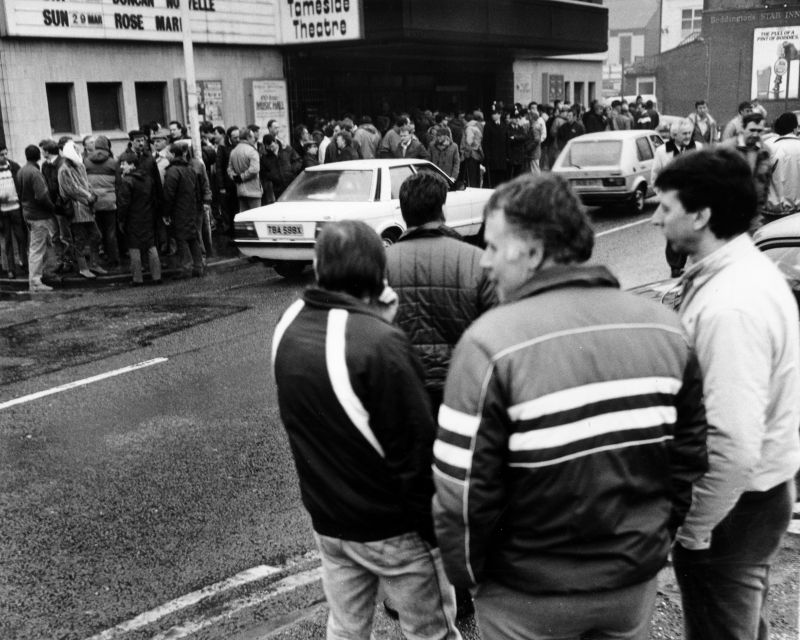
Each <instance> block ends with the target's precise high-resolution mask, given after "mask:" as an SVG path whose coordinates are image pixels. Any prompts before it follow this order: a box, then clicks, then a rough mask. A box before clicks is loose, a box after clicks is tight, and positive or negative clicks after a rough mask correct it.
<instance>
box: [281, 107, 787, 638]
mask: <svg viewBox="0 0 800 640" xmlns="http://www.w3.org/2000/svg"><path fill="white" fill-rule="evenodd" d="M779 120H780V119H779ZM785 120H786V118H785ZM686 122H689V126H685V125H686ZM747 124H749V122H748V123H746V124H745V128H746V126H747ZM788 124H791V123H787V126H788ZM794 124H795V125H796V122H795V123H794ZM693 129H694V126H693V125H692V123H691V122H690V121H688V120H687V121H685V122H681V124H680V125H679V126H677V127H675V136H674V137H673V144H671V145H670V149H671V151H672V152H674V150H675V149H678V148H680V147H683V146H689V145H691V144H692V140H691V139H692V135H693V134H692V132H693ZM655 181H656V182H655V184H656V187H657V188H658V190H659V194H660V204H659V207H658V209H657V211H656V212H655V214H654V215H653V219H652V222H653V224H654V225H656V226H657V227H658V228H659V229H660V230H661V231H662V232H663V234H664V236H665V238H666V239H667V240H668V241H669V242H670V243H671V245H672V246H673V248H674V249H675V250H676V251H677V252H681V253H685V254H688V255H689V256H690V259H691V263H690V265H689V266H688V268H687V270H686V272H685V273H684V274H683V277H682V279H681V281H680V283H679V287H680V295H678V296H677V297H676V305H675V309H674V310H673V309H670V308H668V307H665V306H662V305H657V304H653V303H652V302H650V301H648V300H645V299H643V298H641V297H637V296H635V295H633V294H631V293H629V292H624V291H621V290H620V288H619V282H618V281H617V279H616V278H615V277H614V275H613V274H612V273H611V272H610V271H609V270H608V269H606V268H605V267H603V266H601V265H597V264H589V263H588V262H589V260H590V258H591V256H592V249H593V245H594V232H593V231H592V228H591V225H590V222H589V219H588V217H587V215H586V213H585V210H584V209H583V207H582V206H581V204H580V202H579V200H578V198H577V196H576V195H575V193H574V192H573V190H572V189H571V187H570V186H569V183H568V181H567V180H565V179H564V178H563V177H560V176H558V175H556V174H549V173H544V174H541V175H534V174H532V173H530V172H526V173H525V174H523V175H519V176H517V177H515V178H512V179H510V180H508V181H506V182H504V183H503V184H501V185H500V186H499V187H498V188H497V189H496V190H495V191H494V193H493V194H492V196H491V198H490V200H489V202H488V203H487V205H486V209H485V213H484V215H485V222H486V224H485V240H486V248H485V250H481V249H479V248H476V247H474V246H471V245H469V244H466V243H465V242H464V241H463V240H462V239H461V238H460V237H459V236H458V234H457V233H456V232H455V231H453V230H452V229H450V228H449V227H447V224H446V219H445V217H444V214H443V205H444V202H445V198H446V193H447V188H448V187H447V185H446V184H445V183H444V181H443V179H442V178H440V177H439V176H436V175H433V174H430V173H421V174H417V175H414V176H411V177H410V178H408V179H407V180H406V181H405V182H404V183H403V185H402V187H401V189H400V207H401V212H402V215H403V217H404V219H405V221H406V224H407V227H408V228H407V231H406V232H405V233H404V234H403V235H402V236H401V237H400V238H399V240H398V242H396V243H395V244H393V245H392V246H391V247H389V248H388V249H384V247H383V246H382V244H381V242H380V239H379V238H378V236H377V235H376V234H375V233H374V231H372V229H371V228H370V227H369V226H367V225H366V224H364V223H362V222H357V221H350V220H346V221H342V222H333V223H330V224H328V225H325V227H324V228H323V229H322V231H321V233H320V235H319V237H318V238H317V243H316V248H315V255H316V258H315V261H314V272H315V284H314V285H313V286H311V287H310V288H308V289H306V290H305V291H304V292H303V293H302V296H301V298H300V299H298V300H297V301H295V302H294V303H293V304H292V305H291V306H290V307H289V308H288V309H287V310H286V311H285V313H284V314H283V316H282V318H281V319H280V321H279V322H278V324H277V326H276V327H275V330H274V336H273V343H272V362H273V371H274V377H275V382H276V385H277V393H278V403H279V409H280V414H281V418H282V421H283V424H284V426H285V429H286V432H287V435H288V438H289V443H290V446H291V450H292V453H293V456H294V459H295V463H296V468H297V473H298V477H299V484H300V490H301V494H302V496H303V504H304V505H305V507H306V509H307V510H308V512H309V515H310V517H311V524H312V528H313V531H314V537H315V540H316V544H317V547H318V550H319V553H320V556H321V559H322V584H323V589H324V592H325V596H326V599H327V602H328V605H329V614H328V622H327V637H328V638H329V639H334V638H364V639H365V640H366V639H367V638H369V637H370V633H371V629H372V625H373V617H374V614H375V605H376V597H377V594H378V593H379V589H381V590H382V592H383V593H384V594H385V595H386V598H387V599H386V601H385V602H384V603H383V604H384V606H385V607H386V609H387V611H389V612H390V614H392V615H394V616H395V617H397V619H398V621H399V624H400V627H401V629H402V631H403V634H404V636H405V637H407V638H431V637H436V638H447V639H451V640H458V639H460V638H461V631H460V630H459V627H458V626H457V624H456V620H457V619H458V618H459V617H463V616H468V615H471V614H473V613H474V614H475V615H476V622H477V627H478V629H479V630H480V634H481V637H482V638H484V640H499V639H505V640H508V639H510V640H555V639H556V638H575V639H577V638H583V637H592V638H618V639H630V640H647V639H648V638H649V637H650V631H649V627H650V620H651V617H652V615H653V611H654V608H655V604H656V598H657V591H658V574H659V571H660V570H661V569H662V568H663V567H664V566H665V564H666V563H667V559H668V555H669V554H671V556H672V561H673V565H674V569H675V573H676V576H677V580H678V584H679V587H680V591H681V596H682V605H683V616H684V631H685V636H684V637H686V638H687V640H708V639H709V638H722V637H724V638H737V639H742V640H744V639H752V640H755V639H756V638H758V639H759V640H762V639H766V638H767V637H768V629H769V621H768V616H767V604H766V601H767V593H768V589H769V571H770V565H771V563H772V562H773V560H774V558H775V556H776V554H777V552H778V549H779V547H780V542H781V538H782V536H783V534H784V532H785V531H786V529H787V527H788V524H789V522H790V519H791V517H792V510H793V505H794V502H795V499H796V495H795V483H794V478H795V476H796V474H797V472H798V469H800V432H799V431H798V424H800V407H798V405H797V398H798V397H799V396H800V369H798V367H797V362H798V359H800V318H798V310H797V304H796V302H795V300H794V297H793V295H792V292H791V289H790V288H789V286H788V285H787V283H786V281H785V279H784V277H783V276H782V274H781V273H780V271H779V270H778V269H777V267H776V266H775V265H774V264H773V263H772V262H771V261H770V260H769V259H768V258H767V257H765V256H764V255H763V254H762V253H761V252H760V251H758V249H757V248H756V247H755V246H754V244H753V242H752V240H751V238H750V234H749V231H750V229H751V226H752V224H753V220H754V219H755V218H756V217H757V216H758V202H759V187H758V184H757V181H756V179H755V178H754V175H753V170H752V167H751V164H750V163H749V161H748V158H747V156H746V155H744V154H742V153H741V152H740V151H739V150H738V149H737V148H736V147H735V145H717V146H716V147H712V146H710V145H709V146H706V147H701V146H700V145H699V144H695V145H693V146H692V149H691V151H690V152H688V153H679V154H677V155H676V156H675V157H672V158H669V159H668V161H664V162H663V163H662V166H660V168H659V170H658V173H657V175H656V176H655ZM676 311H677V313H676ZM498 327H501V328H502V330H498ZM309 389H313V390H314V392H313V393H310V392H309V391H308V390H309ZM437 423H438V426H437Z"/></svg>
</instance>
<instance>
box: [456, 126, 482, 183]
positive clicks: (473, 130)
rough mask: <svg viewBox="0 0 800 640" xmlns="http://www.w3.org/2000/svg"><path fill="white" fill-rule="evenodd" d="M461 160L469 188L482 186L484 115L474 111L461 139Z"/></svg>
mask: <svg viewBox="0 0 800 640" xmlns="http://www.w3.org/2000/svg"><path fill="white" fill-rule="evenodd" d="M461 159H462V160H463V162H464V180H465V182H466V183H467V186H468V187H480V186H481V164H482V163H483V114H482V113H481V112H480V111H474V112H473V113H472V114H471V115H470V117H469V121H468V122H467V126H466V127H465V129H464V136H463V137H462V138H461Z"/></svg>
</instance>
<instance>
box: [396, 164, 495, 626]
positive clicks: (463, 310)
mask: <svg viewBox="0 0 800 640" xmlns="http://www.w3.org/2000/svg"><path fill="white" fill-rule="evenodd" d="M446 199H447V184H445V182H444V180H442V179H441V178H440V177H439V176H437V175H435V174H433V173H428V172H422V173H417V174H415V175H413V176H411V177H409V178H406V180H405V181H404V182H403V184H402V185H401V187H400V210H401V212H402V214H403V220H405V223H406V225H407V226H408V229H407V230H406V232H405V233H404V234H403V235H402V236H400V238H399V239H398V241H397V243H396V244H394V245H393V246H391V247H389V249H388V250H387V252H386V277H387V280H388V281H389V284H390V285H391V287H392V288H393V289H394V290H395V291H397V295H398V297H399V298H400V305H399V309H398V312H397V318H396V322H397V324H398V325H399V326H400V328H401V329H403V331H405V332H406V335H407V336H408V337H409V338H410V340H411V343H412V344H413V345H414V349H415V351H416V352H417V355H418V356H419V357H420V360H421V361H422V366H423V369H424V370H425V391H427V392H428V397H429V398H430V400H431V411H432V414H433V419H434V420H436V416H437V415H438V413H439V406H440V405H441V404H442V394H443V392H444V381H445V377H446V376H447V368H448V366H449V365H450V358H451V356H452V354H453V349H454V348H455V346H456V343H457V342H458V340H459V338H461V334H462V333H464V331H465V330H466V328H467V327H468V326H469V325H470V324H472V322H473V321H475V319H477V318H478V316H480V315H481V314H482V313H483V312H484V311H486V310H487V309H489V308H490V307H492V306H494V305H495V304H497V298H496V296H495V293H494V286H493V285H492V283H491V282H489V280H488V278H487V276H486V272H485V271H484V270H483V268H482V267H481V266H480V260H481V255H482V254H483V251H481V250H480V249H478V248H477V247H474V246H472V245H470V244H468V243H466V242H464V241H463V238H462V237H461V236H460V235H459V234H458V232H456V231H454V230H453V229H451V228H449V227H447V226H446V225H445V218H444V213H443V211H442V208H443V207H444V203H445V201H446ZM457 595H458V617H459V618H462V617H465V616H467V615H470V614H471V613H472V611H473V608H472V599H471V597H470V595H469V591H467V590H466V589H464V590H459V592H458V594H457Z"/></svg>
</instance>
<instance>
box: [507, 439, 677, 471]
mask: <svg viewBox="0 0 800 640" xmlns="http://www.w3.org/2000/svg"><path fill="white" fill-rule="evenodd" d="M669 440H672V436H671V435H663V436H658V437H656V438H647V439H645V440H630V441H627V442H618V443H615V444H610V445H604V446H601V447H595V448H593V449H586V450H585V451H576V452H575V453H571V454H569V455H565V456H561V457H560V458H554V459H552V460H542V461H540V462H511V463H509V465H508V466H509V467H525V468H528V469H535V468H539V467H549V466H552V465H556V464H562V463H564V462H569V461H570V460H575V459H576V458H583V457H585V456H590V455H593V454H595V453H602V452H604V451H613V450H616V449H626V448H628V447H641V446H644V445H648V444H659V443H661V442H667V441H669Z"/></svg>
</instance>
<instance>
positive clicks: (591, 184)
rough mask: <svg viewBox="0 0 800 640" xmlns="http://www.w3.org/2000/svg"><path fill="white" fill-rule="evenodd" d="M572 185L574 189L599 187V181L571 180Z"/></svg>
mask: <svg viewBox="0 0 800 640" xmlns="http://www.w3.org/2000/svg"><path fill="white" fill-rule="evenodd" d="M572 184H573V185H575V186H576V187H599V186H600V181H599V180H589V179H578V180H572Z"/></svg>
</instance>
